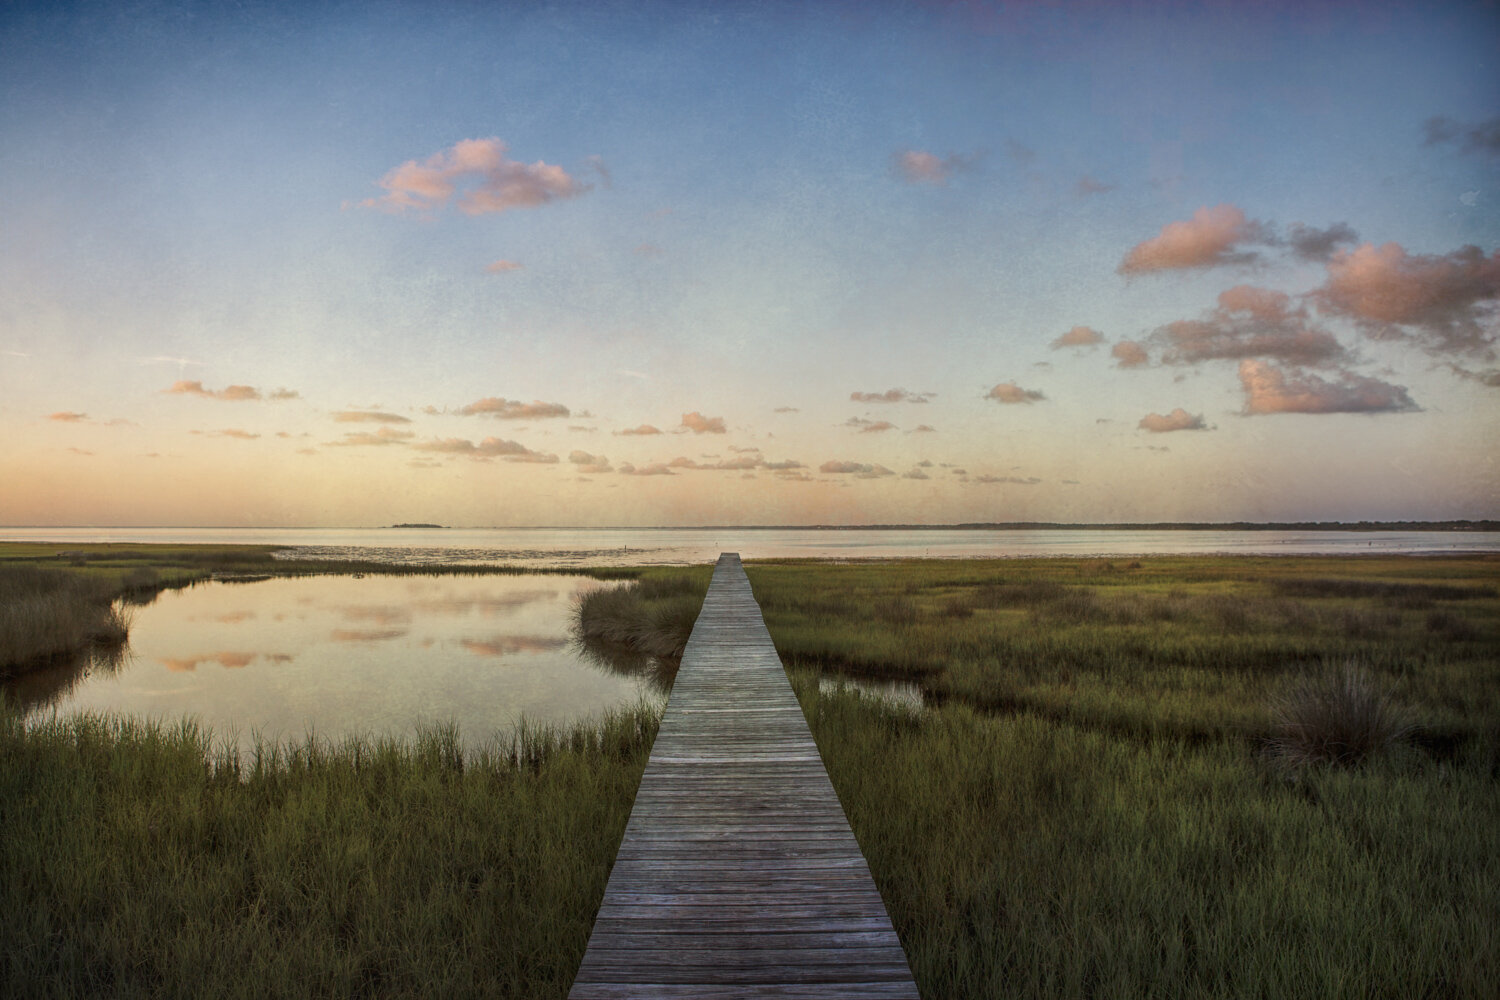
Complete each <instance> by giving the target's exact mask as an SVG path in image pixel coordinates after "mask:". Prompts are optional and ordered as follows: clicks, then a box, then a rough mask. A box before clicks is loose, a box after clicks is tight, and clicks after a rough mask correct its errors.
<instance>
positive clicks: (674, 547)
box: [0, 528, 1500, 566]
mask: <svg viewBox="0 0 1500 1000" xmlns="http://www.w3.org/2000/svg"><path fill="white" fill-rule="evenodd" d="M0 541H48V542H58V543H62V544H66V543H79V542H218V543H247V544H249V543H255V544H269V545H285V546H288V547H289V548H291V549H293V550H294V551H292V552H291V553H289V554H293V555H297V556H302V557H306V558H340V559H368V560H377V561H387V562H401V563H468V564H474V563H485V562H504V563H511V564H517V565H531V566H538V565H546V566H583V565H590V566H599V565H632V566H640V565H664V564H678V565H680V564H688V563H711V562H713V561H714V560H715V559H716V558H718V555H719V553H720V552H738V553H740V555H741V556H743V557H744V558H746V559H771V558H786V557H794V558H809V559H856V558H887V559H888V558H903V557H905V558H911V557H925V556H931V557H933V558H938V557H942V558H994V557H1007V556H1143V555H1168V554H1192V553H1202V554H1209V553H1225V554H1236V555H1312V554H1318V553H1329V554H1340V553H1342V554H1353V553H1371V554H1395V553H1404V554H1413V555H1417V554H1423V555H1426V554H1435V553H1444V552H1449V553H1451V552H1500V533H1497V532H1478V531H1454V532H1440V531H1378V532H1374V531H1372V532H1357V531H1147V530H1140V531H1107V530H1075V531H1057V530H1051V531H977V530H976V531H958V530H943V529H933V530H926V531H912V530H901V529H893V530H870V529H851V530H838V529H787V528H462V529H458V528H450V529H442V530H435V529H410V528H403V529H396V528H0Z"/></svg>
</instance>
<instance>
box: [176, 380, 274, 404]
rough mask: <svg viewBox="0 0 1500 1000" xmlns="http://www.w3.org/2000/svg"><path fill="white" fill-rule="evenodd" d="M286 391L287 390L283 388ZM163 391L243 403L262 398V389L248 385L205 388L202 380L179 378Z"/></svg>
mask: <svg viewBox="0 0 1500 1000" xmlns="http://www.w3.org/2000/svg"><path fill="white" fill-rule="evenodd" d="M281 391H283V392H284V391H286V390H281ZM162 392H164V393H167V394H169V395H179V396H202V397H204V398H205V399H219V400H223V401H225V402H229V403H243V402H247V401H249V400H254V399H260V398H261V395H260V390H259V389H256V388H255V387H253V386H248V385H231V386H226V387H224V388H223V389H205V388H204V387H203V383H202V382H198V381H187V380H184V379H179V380H178V381H176V382H173V383H172V384H171V386H170V387H168V388H166V389H163V390H162Z"/></svg>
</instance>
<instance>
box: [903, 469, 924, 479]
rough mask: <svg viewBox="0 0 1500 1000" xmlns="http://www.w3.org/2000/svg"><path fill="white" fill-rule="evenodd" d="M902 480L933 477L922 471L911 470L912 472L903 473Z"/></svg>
mask: <svg viewBox="0 0 1500 1000" xmlns="http://www.w3.org/2000/svg"><path fill="white" fill-rule="evenodd" d="M901 478H902V479H931V478H932V477H931V476H929V475H928V474H927V473H925V472H923V471H922V470H921V469H911V470H910V471H907V472H903V473H901Z"/></svg>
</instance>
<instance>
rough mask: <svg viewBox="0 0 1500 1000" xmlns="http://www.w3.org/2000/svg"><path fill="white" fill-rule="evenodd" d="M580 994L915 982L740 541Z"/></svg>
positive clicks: (808, 989)
mask: <svg viewBox="0 0 1500 1000" xmlns="http://www.w3.org/2000/svg"><path fill="white" fill-rule="evenodd" d="M568 996H569V997H570V998H571V1000H614V998H621V997H699V998H704V1000H716V998H727V997H780V998H797V997H802V998H807V1000H813V998H822V997H847V998H854V997H907V998H915V997H916V996H917V988H916V985H915V983H913V981H912V978H911V971H910V969H909V968H908V966H907V964H906V955H905V953H904V952H903V951H902V950H901V944H900V942H898V941H897V940H896V933H895V931H894V930H892V928H891V920H890V917H889V916H888V915H887V914H886V911H885V904H884V903H883V902H881V899H880V893H879V892H878V891H876V889H875V883H874V881H873V880H872V879H871V878H870V869H869V867H868V866H867V865H866V864H865V858H864V855H863V854H861V853H860V850H859V844H858V843H856V842H855V840H854V834H853V833H851V832H850V830H849V822H848V820H847V819H845V817H844V810H843V808H842V807H841V806H840V805H839V800H838V797H837V796H836V795H835V794H834V791H833V785H832V784H830V783H829V781H828V773H827V772H826V771H825V770H824V769H823V760H822V758H821V757H819V756H818V748H817V746H816V745H815V744H814V743H813V738H812V733H811V732H809V731H808V728H807V720H806V719H804V718H803V716H802V708H801V706H800V705H798V703H797V699H796V696H795V695H794V694H793V693H792V687H791V684H789V683H788V682H787V679H786V674H785V672H784V671H783V670H782V667H781V661H780V660H779V659H778V658H777V656H776V647H775V646H773V645H772V643H771V635H770V633H769V632H767V631H766V625H765V621H764V619H762V618H761V614H760V607H759V605H757V604H756V603H755V597H754V595H752V594H751V592H750V581H749V580H748V579H747V578H746V577H745V570H744V568H743V567H742V566H741V565H740V558H739V556H738V555H736V554H734V553H725V554H724V555H721V556H720V557H719V562H718V565H717V566H715V567H714V576H713V583H712V584H711V585H710V586H709V588H708V596H707V597H706V598H705V599H704V602H703V610H702V611H701V612H700V613H699V615H698V621H697V624H696V625H694V626H693V634H692V638H691V639H689V640H688V644H687V649H686V651H685V652H684V654H683V657H682V666H681V669H679V670H678V672H677V680H676V682H675V683H674V684H673V687H672V696H671V699H670V700H669V702H668V704H667V710H666V714H665V715H664V716H663V717H662V724H661V731H660V732H659V733H658V735H657V737H656V744H655V745H654V746H653V747H652V750H651V759H650V761H649V762H648V763H647V765H646V772H645V775H644V776H643V777H642V779H641V788H640V791H639V793H637V795H636V799H635V807H634V809H633V810H632V811H631V814H630V823H629V825H628V826H627V827H626V828H625V839H624V840H623V841H622V842H621V844H620V853H619V855H618V856H617V857H616V859H615V867H614V869H613V871H612V872H611V873H610V877H609V885H608V886H607V888H606V889H605V892H604V904H603V905H602V906H601V907H600V908H599V917H598V919H597V921H596V922H595V924H594V931H593V935H592V937H590V938H589V946H588V951H587V953H586V954H585V955H584V956H583V964H582V966H581V967H580V968H579V970H578V977H577V979H576V980H575V981H574V983H573V989H572V992H570V993H569V994H568Z"/></svg>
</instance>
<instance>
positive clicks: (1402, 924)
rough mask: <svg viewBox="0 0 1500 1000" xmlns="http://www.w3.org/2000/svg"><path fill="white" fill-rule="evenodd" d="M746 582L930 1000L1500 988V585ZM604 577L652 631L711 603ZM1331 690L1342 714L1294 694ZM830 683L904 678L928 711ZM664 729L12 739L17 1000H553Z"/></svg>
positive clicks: (1470, 570) (1054, 570) (1208, 568)
mask: <svg viewBox="0 0 1500 1000" xmlns="http://www.w3.org/2000/svg"><path fill="white" fill-rule="evenodd" d="M3 556H4V550H3V549H0V559H3ZM95 568H96V567H94V566H92V565H87V566H85V567H82V568H79V571H80V572H83V571H93V570H94V569H95ZM148 568H149V567H148ZM129 569H130V567H128V566H116V567H112V568H111V569H110V570H109V571H110V572H123V571H128V570H129ZM169 569H170V567H167V568H160V567H158V568H157V570H156V571H157V572H158V573H159V574H161V575H162V576H165V575H166V573H167V571H168V570H169ZM747 570H748V572H749V575H750V578H751V581H752V584H753V586H754V589H755V593H756V596H757V598H758V599H759V600H760V602H761V604H762V607H763V609H764V611H765V615H766V620H767V624H768V626H769V627H770V629H771V633H772V636H773V638H774V639H775V641H776V643H777V646H778V648H779V649H780V650H781V652H782V655H783V658H784V659H785V660H787V661H788V662H789V663H790V664H792V668H793V669H792V671H791V673H792V676H793V681H794V685H795V686H796V688H797V691H798V695H799V697H800V698H801V699H802V701H803V705H804V708H805V709H806V711H807V715H808V718H809V722H810V724H811V726H812V728H813V732H814V735H815V737H816V738H817V740H818V744H819V748H820V751H821V752H822V755H823V758H824V761H825V763H826V764H827V767H828V770H829V774H830V777H831V778H832V780H833V782H834V786H835V788H836V789H837V791H838V793H839V796H840V799H841V800H842V802H843V804H844V808H845V810H846V812H847V813H848V815H849V819H850V822H851V825H852V826H853V828H854V831H855V834H856V836H857V837H858V838H859V841H860V845H861V847H862V848H863V850H864V852H865V854H866V856H867V858H868V859H869V862H870V866H871V871H872V873H873V875H874V876H875V879H876V882H877V884H878V885H879V887H880V889H881V893H882V895H883V896H884V898H885V900H886V902H887V906H888V908H889V910H890V913H891V916H892V919H893V921H894V922H895V924H896V929H897V931H898V933H899V934H900V936H901V939H902V943H903V945H904V946H905V948H906V950H907V954H908V956H909V958H910V960H911V964H912V969H913V973H914V975H915V976H916V978H917V982H918V985H919V987H920V988H921V990H922V993H923V995H924V996H926V997H941V998H950V997H951V998H964V997H975V998H987V997H995V996H1015V997H1063V996H1066V997H1073V996H1100V997H1134V996H1181V997H1189V996H1191V997H1197V996H1205V997H1207V996H1212V997H1268V998H1276V997H1303V996H1320V997H1321V996H1329V997H1351V998H1353V997H1372V996H1374V997H1386V996H1390V997H1402V998H1405V997H1482V996H1488V995H1489V994H1490V992H1491V990H1492V984H1493V983H1494V982H1495V981H1497V980H1500V957H1497V949H1496V948H1495V945H1494V932H1493V928H1494V927H1495V926H1497V925H1500V903H1497V900H1500V876H1497V875H1496V874H1495V864H1494V859H1495V858H1497V857H1500V653H1497V651H1500V598H1497V596H1496V581H1497V579H1500V560H1496V559H1492V558H1490V559H1486V558H1446V557H1445V558H1430V559H1429V558H1406V559H1401V558H1375V559H1350V558H1301V557H1297V558H1286V559H1269V558H1152V559H1144V560H1140V561H1137V562H1131V561H1120V560H1116V561H1102V560H1091V561H1087V562H1079V561H1076V560H1004V561H990V562H986V561H955V562H936V561H933V562H927V561H912V562H900V563H885V564H873V563H859V564H851V565H832V564H815V563H795V562H785V563H762V564H751V565H749V566H748V567H747ZM360 571H363V572H368V571H370V570H369V567H367V566H364V565H360ZM625 575H627V576H639V578H640V580H641V582H640V583H639V584H638V585H633V586H631V587H629V588H626V589H627V591H631V592H633V594H634V596H633V597H632V600H633V601H636V602H637V611H639V610H640V609H641V608H649V607H650V606H652V605H653V604H656V605H661V606H671V605H673V604H674V602H681V601H684V600H685V599H687V598H688V595H689V585H688V584H687V583H679V582H671V580H672V578H673V577H681V576H686V577H688V578H691V579H692V580H694V581H696V582H695V583H694V584H693V585H694V586H697V587H699V588H700V592H701V586H702V585H705V584H706V583H707V579H708V570H707V569H706V568H703V569H695V570H693V571H690V572H688V573H686V574H682V573H680V572H676V571H665V572H664V571H648V572H646V573H644V574H642V573H639V571H631V572H629V573H627V574H625ZM695 607H696V606H695ZM667 617H668V616H665V615H664V616H663V618H662V621H663V622H665V621H666V620H667ZM681 617H685V616H679V618H681ZM635 620H636V621H637V622H645V623H646V624H648V625H649V624H650V622H651V620H652V619H651V615H649V614H646V615H645V616H644V617H638V618H637V619H635ZM678 625H679V627H680V625H681V621H680V620H679V622H678ZM633 655H634V656H635V657H637V659H639V660H641V661H642V662H648V661H653V660H654V658H653V657H651V656H649V655H648V654H645V653H639V652H637V653H634V654H633ZM1346 664H1356V665H1358V667H1359V669H1360V670H1362V671H1363V672H1364V673H1363V674H1362V675H1360V676H1362V680H1361V681H1360V685H1363V686H1358V685H1357V686H1355V687H1353V688H1348V689H1347V690H1345V691H1344V694H1345V695H1351V696H1352V697H1351V699H1350V700H1349V704H1348V705H1343V704H1342V703H1341V702H1340V701H1339V699H1338V698H1335V699H1333V700H1332V701H1329V700H1328V699H1326V698H1323V699H1322V700H1321V701H1320V698H1322V696H1321V695H1318V694H1317V692H1318V690H1319V688H1317V687H1316V685H1314V686H1313V687H1311V688H1309V687H1306V685H1307V684H1308V683H1309V682H1317V681H1319V680H1324V681H1335V682H1336V681H1338V679H1339V676H1340V672H1341V671H1343V670H1344V669H1345V665H1346ZM820 674H821V675H823V676H827V675H829V674H834V675H851V676H867V677H881V678H890V679H895V680H904V681H911V682H913V683H916V684H917V685H919V686H920V687H921V689H922V690H923V692H924V694H925V695H926V697H927V699H928V704H929V707H928V708H927V709H925V710H923V711H921V712H913V711H910V710H908V709H902V708H892V707H890V706H885V705H881V704H878V703H876V702H875V701H874V700H873V699H868V698H862V697H860V696H859V695H857V694H853V693H849V692H843V693H839V692H835V691H830V692H826V693H819V685H818V683H817V680H818V677H819V675H820ZM1328 690H1329V689H1323V691H1324V693H1325V694H1326V693H1327V692H1328ZM1333 690H1334V693H1335V694H1338V691H1337V687H1336V686H1335V688H1334V689H1333ZM1310 692H1311V694H1310ZM1361 692H1363V694H1368V695H1371V696H1372V697H1373V699H1374V700H1373V701H1371V700H1369V699H1363V694H1362V693H1361ZM1299 699H1300V704H1302V706H1303V708H1304V709H1306V710H1307V711H1309V712H1311V713H1312V714H1311V715H1310V716H1301V717H1299V716H1296V715H1295V714H1294V713H1290V712H1289V710H1290V709H1292V708H1295V707H1296V706H1297V705H1298V704H1299ZM1362 699H1363V700H1362ZM1278 708H1279V709H1280V711H1281V715H1280V716H1278V715H1277V711H1278ZM1372 708H1373V709H1377V710H1376V711H1374V712H1373V715H1372V714H1371V710H1372ZM1387 710H1389V712H1390V713H1391V714H1390V716H1389V720H1390V724H1389V725H1385V724H1381V725H1375V726H1374V727H1373V729H1370V730H1368V731H1367V733H1366V735H1369V734H1370V733H1373V734H1374V737H1375V738H1373V739H1368V740H1366V742H1365V743H1364V744H1361V745H1362V746H1364V747H1365V749H1363V750H1362V751H1361V752H1360V753H1359V754H1357V755H1348V754H1345V753H1343V752H1339V753H1336V754H1334V755H1333V756H1335V757H1338V758H1340V759H1341V760H1343V761H1344V763H1346V764H1349V765H1353V766H1334V765H1332V764H1328V763H1320V762H1319V761H1318V760H1317V759H1316V758H1317V755H1316V754H1310V755H1305V756H1304V757H1299V756H1297V755H1295V754H1287V753H1284V752H1281V751H1279V749H1278V746H1277V743H1276V740H1277V739H1278V738H1285V737H1286V736H1287V732H1286V729H1285V724H1286V723H1287V721H1288V720H1293V721H1295V720H1296V719H1297V718H1301V719H1302V722H1301V723H1299V724H1301V725H1311V726H1312V727H1313V729H1314V730H1316V731H1322V732H1326V731H1329V730H1331V729H1332V728H1333V722H1340V723H1342V721H1344V720H1350V719H1352V720H1354V721H1358V720H1359V719H1360V718H1362V717H1363V718H1365V719H1366V720H1367V721H1369V720H1370V719H1374V720H1375V721H1376V722H1379V720H1381V719H1384V718H1386V716H1385V715H1384V713H1386V712H1387ZM1320 712H1321V713H1322V721H1319V720H1320V716H1319V715H1318V713H1320ZM1362 712H1363V713H1364V715H1363V716H1362V715H1361V713H1362ZM1309 720H1311V721H1309ZM1328 720H1333V721H1332V722H1330V721H1328ZM1408 723H1410V724H1413V725H1414V726H1415V727H1416V728H1415V731H1414V733H1413V734H1412V737H1411V738H1410V739H1401V738H1389V739H1387V738H1383V737H1380V733H1382V732H1383V733H1386V734H1387V735H1391V736H1393V737H1399V736H1400V734H1401V730H1402V729H1403V727H1404V726H1406V725H1407V724H1408ZM654 728H655V720H654V718H651V717H650V716H649V715H646V716H634V717H625V718H624V719H619V718H617V719H616V720H614V721H613V722H610V723H608V724H607V725H606V726H605V727H604V732H605V734H606V735H605V736H604V737H601V738H594V737H589V736H587V735H577V734H573V735H569V736H567V737H566V739H564V738H563V737H562V736H561V735H560V734H553V735H552V736H547V737H542V736H534V737H533V738H530V739H529V740H522V741H521V743H520V744H519V745H516V744H510V746H511V747H512V750H501V749H497V750H496V751H495V752H494V753H492V754H491V755H490V756H489V757H487V758H484V759H481V760H474V761H464V760H463V759H462V757H461V756H460V755H459V754H458V753H457V749H456V748H457V740H456V735H455V734H452V733H451V732H447V731H434V732H428V733H426V734H424V735H423V736H422V737H421V738H420V739H419V740H417V741H415V742H407V743H399V744H398V743H384V744H378V745H376V744H370V743H363V744H359V743H355V744H346V745H344V746H342V747H337V748H335V747H329V746H326V745H317V744H310V745H304V746H303V747H302V748H300V749H297V750H292V751H287V750H283V751H281V752H280V753H279V754H267V755H263V756H262V759H261V760H260V762H259V763H258V764H256V763H254V762H252V763H249V764H245V765H242V766H240V767H239V770H238V771H236V770H235V765H233V764H231V763H230V762H229V760H228V759H227V758H225V757H223V756H222V755H215V754H214V753H213V752H212V749H211V748H210V747H209V746H208V741H207V737H206V736H204V735H203V734H201V733H199V732H198V731H196V730H193V729H191V728H190V727H181V728H175V729H174V728H165V729H164V728H162V727H160V726H152V725H148V724H145V723H138V722H119V721H109V720H101V719H98V718H95V717H82V718H78V719H72V720H60V721H52V722H45V723H42V724H40V725H38V726H35V727H33V728H32V729H31V730H30V731H28V730H27V729H26V728H24V727H22V726H21V725H20V723H19V722H18V721H17V720H16V718H15V716H14V714H13V713H10V714H6V715H5V716H4V726H3V734H0V738H3V742H0V831H3V832H4V836H3V837H0V895H3V900H0V935H3V936H4V937H3V940H5V941H6V947H5V949H3V951H0V971H3V977H0V995H12V994H14V995H31V994H35V993H38V992H41V993H43V994H44V995H45V994H46V993H47V992H48V991H49V990H50V991H51V993H52V994H53V995H59V996H61V995H83V994H90V995H92V994H100V995H111V996H129V995H169V996H187V995H200V994H201V995H208V994H216V993H225V994H228V995H250V994H254V995H257V996H260V995H269V996H277V995H305V994H316V995H330V996H358V995H372V994H380V995H401V994H422V995H450V994H451V995H457V996H464V995H478V994H484V995H495V996H562V995H563V994H564V993H565V992H566V989H567V986H568V984H569V982H570V980H571V977H572V975H573V973H574V971H575V969H576V966H577V962H578V959H579V958H580V957H581V955H582V952H583V948H584V945H585V942H586V939H587V931H588V927H589V924H590V921H591V920H592V917H593V913H594V908H595V907H597V904H598V900H599V898H600V897H601V896H602V891H603V885H604V880H605V873H606V871H607V868H608V865H609V862H610V859H611V857H612V853H613V851H614V845H615V844H616V843H617V841H618V838H619V836H620V832H621V831H622V830H623V827H624V823H625V818H626V816H627V814H628V812H629V808H630V803H631V799H632V797H633V795H634V789H635V787H636V785H637V783H638V780H639V775H640V772H641V769H642V767H643V765H644V761H645V756H646V753H647V751H648V748H649V745H650V740H651V735H652V734H653V733H654ZM609 734H614V735H609ZM1356 737H1357V738H1358V739H1365V737H1361V736H1360V735H1359V730H1357V729H1356V730H1355V731H1354V737H1351V738H1356ZM564 744H566V745H564ZM528 748H529V749H528Z"/></svg>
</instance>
